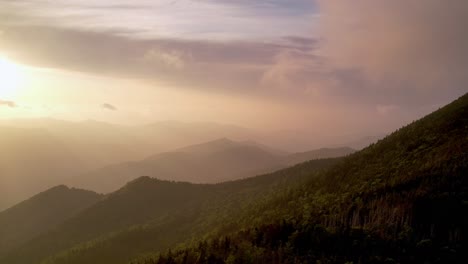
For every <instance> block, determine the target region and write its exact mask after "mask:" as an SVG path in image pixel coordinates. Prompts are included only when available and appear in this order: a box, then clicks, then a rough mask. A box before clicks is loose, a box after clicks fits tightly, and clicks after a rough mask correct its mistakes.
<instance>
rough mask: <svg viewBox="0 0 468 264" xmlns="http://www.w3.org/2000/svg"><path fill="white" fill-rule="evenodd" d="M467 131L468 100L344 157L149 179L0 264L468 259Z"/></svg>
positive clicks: (142, 180) (460, 261)
mask: <svg viewBox="0 0 468 264" xmlns="http://www.w3.org/2000/svg"><path fill="white" fill-rule="evenodd" d="M467 131H468V95H465V96H463V97H461V98H460V99H458V100H456V101H455V102H453V103H452V104H450V105H448V106H446V107H444V108H442V109H440V110H438V111H436V112H434V113H432V114H430V115H428V116H426V117H425V118H423V119H421V120H419V121H416V122H413V123H412V124H410V125H408V126H406V127H404V128H402V129H400V130H398V131H396V132H394V133H393V134H391V135H390V136H388V137H386V138H385V139H383V140H381V141H379V142H377V143H376V144H373V145H371V146H369V147H368V148H366V149H364V150H362V151H360V152H357V153H355V154H352V155H350V156H348V157H346V158H343V159H327V160H315V161H310V162H306V163H304V164H300V165H297V166H294V167H292V168H289V169H285V170H282V171H278V172H276V173H272V174H268V175H262V176H258V177H254V178H250V179H246V180H240V181H233V182H227V183H223V184H216V185H195V184H188V183H175V182H166V181H160V180H154V179H151V178H148V177H142V178H139V179H137V180H135V181H133V182H131V183H129V184H128V185H127V186H125V187H124V188H123V189H121V190H119V191H117V192H115V193H113V194H111V195H109V196H108V197H106V198H105V199H104V200H102V201H100V202H98V203H96V204H95V205H93V206H91V207H90V208H88V209H86V210H85V211H83V212H82V213H80V214H78V215H77V216H76V217H73V218H71V219H69V220H68V221H66V222H65V223H64V224H62V225H61V226H59V227H57V228H56V229H54V230H53V231H51V232H48V233H46V234H43V235H41V236H39V237H37V238H35V239H34V240H32V241H30V242H28V243H26V244H24V245H22V246H21V247H18V248H17V249H15V250H13V251H10V252H9V253H8V254H6V255H4V256H3V258H1V257H0V263H9V264H14V263H18V264H23V263H24V264H34V263H41V264H61V263H63V264H65V263H66V264H75V263H76V264H78V263H99V264H106V263H113V264H119V263H122V264H126V263H132V264H154V263H467V262H468V253H467V252H468V250H467V249H468V245H467V239H466V238H467V236H468V179H467V177H466V176H467V172H468V151H467V150H468V133H467Z"/></svg>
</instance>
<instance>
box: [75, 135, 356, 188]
mask: <svg viewBox="0 0 468 264" xmlns="http://www.w3.org/2000/svg"><path fill="white" fill-rule="evenodd" d="M351 152H352V150H351V149H348V148H340V149H321V150H316V151H311V152H307V153H300V154H293V155H287V154H286V152H284V151H280V150H276V149H273V148H269V147H267V146H264V145H261V144H258V143H255V142H253V141H233V140H229V139H227V138H221V139H217V140H213V141H209V142H205V143H202V144H196V145H192V146H188V147H184V148H180V149H176V150H174V151H171V152H165V153H161V154H157V155H153V156H150V157H148V158H146V159H144V160H141V161H135V162H125V163H121V164H116V165H112V166H107V167H104V168H102V169H99V170H95V171H92V172H90V173H88V174H84V175H82V176H79V177H77V178H76V179H75V180H74V181H73V182H72V183H70V184H72V185H74V186H78V187H81V188H86V189H91V190H95V191H98V192H110V191H114V190H116V189H118V188H119V187H120V186H122V185H123V184H124V183H125V182H128V181H130V180H132V179H135V178H137V177H139V176H151V177H155V178H158V179H163V180H172V181H187V182H192V183H218V182H224V181H230V180H236V179H242V178H246V177H252V176H255V175H258V174H263V173H268V172H272V171H274V170H277V169H280V168H285V167H287V166H290V165H294V164H297V163H300V162H304V161H307V160H311V159H317V158H329V157H339V156H343V155H346V154H349V153H351Z"/></svg>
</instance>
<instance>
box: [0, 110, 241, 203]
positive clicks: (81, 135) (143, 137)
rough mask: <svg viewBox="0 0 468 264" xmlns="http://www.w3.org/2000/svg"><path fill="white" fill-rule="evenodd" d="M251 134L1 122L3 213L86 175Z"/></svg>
mask: <svg viewBox="0 0 468 264" xmlns="http://www.w3.org/2000/svg"><path fill="white" fill-rule="evenodd" d="M247 133H248V130H247V129H243V128H240V127H235V126H230V125H222V124H214V123H183V122H159V123H154V124H151V125H145V126H121V125H114V124H108V123H104V122H98V121H93V120H87V121H83V122H70V121H63V120H56V119H49V118H39V119H16V120H0V148H1V151H0V211H1V210H3V209H5V208H8V207H9V206H12V205H13V204H15V203H18V202H20V201H22V200H24V199H26V198H28V197H31V196H32V195H34V194H35V193H38V192H39V191H41V190H45V189H47V188H50V187H52V186H55V185H58V184H62V183H65V182H67V181H68V179H70V178H73V177H74V176H75V175H81V174H83V173H85V172H87V171H91V170H95V169H99V168H102V167H104V166H108V165H111V164H117V163H122V162H128V161H133V160H141V159H144V158H145V157H148V156H149V155H154V154H156V153H161V152H164V151H168V150H171V149H175V148H180V147H183V146H187V145H189V144H195V143H198V142H202V141H207V140H210V139H213V138H217V137H227V136H229V137H233V138H240V139H242V135H246V134H247ZM246 138H248V137H245V138H244V139H246ZM137 176H139V175H137ZM26 183H27V184H26ZM120 183H121V184H123V183H124V182H120ZM116 187H117V186H116ZM118 187H120V186H118Z"/></svg>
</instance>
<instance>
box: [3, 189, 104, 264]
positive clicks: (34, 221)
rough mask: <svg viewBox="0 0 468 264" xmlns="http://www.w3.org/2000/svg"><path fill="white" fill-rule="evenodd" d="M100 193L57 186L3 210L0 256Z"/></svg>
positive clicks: (47, 229) (57, 222) (97, 197)
mask: <svg viewBox="0 0 468 264" xmlns="http://www.w3.org/2000/svg"><path fill="white" fill-rule="evenodd" d="M101 198H102V196H101V195H99V194H97V193H94V192H90V191H84V190H78V189H69V188H68V187H66V186H63V185H62V186H57V187H54V188H52V189H49V190H47V191H45V192H42V193H40V194H38V195H35V196H34V197H32V198H30V199H28V200H26V201H24V202H22V203H20V204H18V205H16V206H14V207H12V208H10V209H7V210H5V211H3V212H1V213H0V255H1V254H2V253H4V252H6V251H8V250H9V249H12V248H14V247H15V246H17V245H20V244H21V243H24V242H26V241H28V240H30V239H31V238H33V237H35V236H36V235H39V234H41V233H45V232H47V231H49V230H51V229H53V228H54V227H55V226H57V225H58V224H60V223H62V222H63V221H65V220H66V219H68V218H71V217H73V216H75V215H77V214H78V213H79V212H80V211H82V210H83V209H85V208H87V207H89V206H91V205H93V204H94V203H96V202H98V201H99V200H100V199H101Z"/></svg>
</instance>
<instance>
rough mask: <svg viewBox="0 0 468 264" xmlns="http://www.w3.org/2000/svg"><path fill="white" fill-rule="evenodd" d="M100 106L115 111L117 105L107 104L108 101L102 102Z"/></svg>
mask: <svg viewBox="0 0 468 264" xmlns="http://www.w3.org/2000/svg"><path fill="white" fill-rule="evenodd" d="M101 107H102V108H104V109H106V110H110V111H117V107H115V106H114V105H111V104H108V103H105V104H102V105H101Z"/></svg>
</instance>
